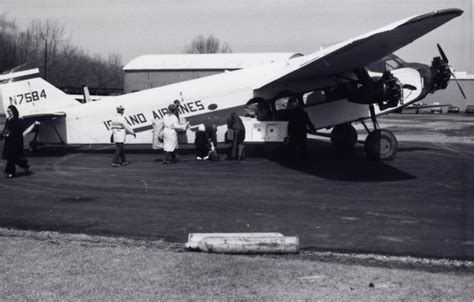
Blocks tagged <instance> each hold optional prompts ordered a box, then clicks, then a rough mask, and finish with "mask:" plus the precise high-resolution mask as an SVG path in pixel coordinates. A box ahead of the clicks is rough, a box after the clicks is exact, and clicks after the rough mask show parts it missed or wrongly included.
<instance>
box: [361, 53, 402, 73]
mask: <svg viewBox="0 0 474 302" xmlns="http://www.w3.org/2000/svg"><path fill="white" fill-rule="evenodd" d="M403 63H404V61H403V60H402V59H400V58H399V57H397V56H396V55H393V54H392V55H390V56H388V57H385V58H383V59H382V60H378V61H376V62H373V63H371V64H369V65H367V68H368V69H369V70H370V71H372V72H380V73H383V72H385V71H389V70H394V69H398V68H400V67H401V66H402V65H403Z"/></svg>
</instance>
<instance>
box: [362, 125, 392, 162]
mask: <svg viewBox="0 0 474 302" xmlns="http://www.w3.org/2000/svg"><path fill="white" fill-rule="evenodd" d="M397 149H398V142H397V139H396V137H395V135H393V133H392V132H390V131H388V130H375V131H373V132H371V133H369V135H368V136H367V138H366V139H365V153H366V154H367V157H368V158H369V159H370V160H392V159H393V158H394V157H395V154H396V153H397Z"/></svg>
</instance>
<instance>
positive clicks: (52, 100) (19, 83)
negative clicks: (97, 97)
mask: <svg viewBox="0 0 474 302" xmlns="http://www.w3.org/2000/svg"><path fill="white" fill-rule="evenodd" d="M0 100H1V101H2V105H3V110H4V112H6V109H7V107H8V106H10V105H15V106H16V107H17V109H18V111H19V112H20V115H21V116H28V115H33V114H42V113H54V112H60V111H61V110H62V109H63V108H66V107H70V106H74V105H77V104H78V103H77V101H76V100H75V99H74V98H73V97H72V96H69V95H67V94H66V93H64V92H62V91H61V90H59V89H58V88H56V87H54V86H53V85H51V84H50V83H48V82H46V81H45V80H43V79H42V78H40V77H39V70H38V69H37V68H36V69H30V70H25V71H18V72H13V73H8V74H2V75H0Z"/></svg>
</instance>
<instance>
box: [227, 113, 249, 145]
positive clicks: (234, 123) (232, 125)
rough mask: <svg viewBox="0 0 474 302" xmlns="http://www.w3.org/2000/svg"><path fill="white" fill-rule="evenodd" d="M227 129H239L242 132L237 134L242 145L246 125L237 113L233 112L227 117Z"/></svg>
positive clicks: (238, 141)
mask: <svg viewBox="0 0 474 302" xmlns="http://www.w3.org/2000/svg"><path fill="white" fill-rule="evenodd" d="M227 129H232V130H234V131H239V132H240V133H239V134H237V136H238V138H237V143H238V144H239V145H240V144H242V143H243V142H244V140H245V125H244V123H243V122H242V119H241V118H240V117H238V116H237V115H235V114H232V115H231V116H230V117H229V118H228V119H227Z"/></svg>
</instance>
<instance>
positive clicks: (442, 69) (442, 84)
mask: <svg viewBox="0 0 474 302" xmlns="http://www.w3.org/2000/svg"><path fill="white" fill-rule="evenodd" d="M430 69H431V72H432V77H433V84H432V87H431V91H430V92H435V91H436V90H439V89H445V88H446V87H448V82H449V79H450V78H451V69H450V68H449V65H448V63H447V62H445V61H443V60H442V59H441V58H440V57H434V58H433V61H432V62H431V68H430Z"/></svg>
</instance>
